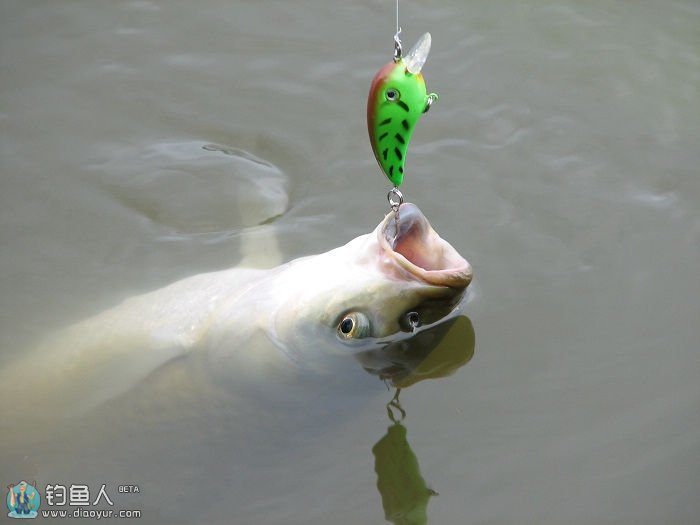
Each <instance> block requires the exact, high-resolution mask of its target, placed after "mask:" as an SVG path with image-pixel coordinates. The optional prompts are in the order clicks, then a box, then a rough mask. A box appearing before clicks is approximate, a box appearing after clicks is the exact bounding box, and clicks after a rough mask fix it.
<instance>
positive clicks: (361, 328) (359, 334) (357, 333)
mask: <svg viewBox="0 0 700 525" xmlns="http://www.w3.org/2000/svg"><path fill="white" fill-rule="evenodd" d="M369 328H370V326H369V319H367V316H366V315H365V314H363V313H361V312H351V313H349V314H347V315H345V317H343V319H341V321H340V323H338V336H339V337H340V338H341V339H345V340H348V339H361V338H363V337H367V336H368V335H369V331H370V330H369Z"/></svg>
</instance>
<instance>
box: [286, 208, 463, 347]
mask: <svg viewBox="0 0 700 525" xmlns="http://www.w3.org/2000/svg"><path fill="white" fill-rule="evenodd" d="M279 277H280V278H283V279H284V281H282V282H279V283H278V284H277V285H276V289H277V290H278V291H279V293H284V294H285V296H286V297H287V299H286V300H285V301H283V302H282V303H280V307H279V308H278V310H277V312H276V314H275V319H274V322H273V323H272V326H273V327H274V334H273V337H274V338H275V339H276V340H279V341H282V342H283V343H285V344H286V343H289V342H290V341H294V342H295V344H294V346H296V347H297V348H303V349H310V348H313V347H314V346H315V345H316V344H317V343H319V344H320V345H321V346H323V347H324V348H328V347H335V348H341V349H347V348H354V349H358V350H362V349H366V348H368V347H372V346H374V345H376V344H377V343H378V342H381V341H385V340H387V338H394V337H403V336H410V335H411V334H413V333H414V332H416V331H417V330H419V329H420V328H421V327H423V326H425V327H427V326H431V325H434V323H437V322H439V321H441V320H443V319H445V318H446V317H447V316H449V315H451V314H453V313H454V312H455V310H456V309H457V308H456V307H457V305H458V304H459V302H460V300H461V299H462V297H463V296H464V293H465V290H466V289H467V287H468V285H469V283H470V282H471V279H472V268H471V265H470V264H469V262H467V260H466V259H465V258H464V257H462V256H461V255H460V254H459V253H458V252H457V250H455V248H453V247H452V245H450V244H449V243H448V242H447V241H445V240H444V239H442V238H441V237H440V236H439V235H438V234H437V232H435V230H434V229H433V228H432V227H431V225H430V223H429V222H428V219H427V218H426V217H425V216H424V215H423V213H422V212H421V211H420V209H419V208H418V207H417V206H415V205H414V204H411V203H405V204H402V205H401V206H400V207H399V216H398V221H397V218H396V216H395V214H394V213H393V212H390V213H389V214H388V215H387V216H386V217H385V218H384V219H383V220H382V221H381V222H380V223H379V225H378V226H377V227H376V229H375V230H374V231H373V232H372V233H369V234H365V235H362V236H360V237H357V238H356V239H353V240H352V241H350V242H349V243H348V244H346V245H345V246H341V247H340V248H336V249H335V250H331V251H329V252H326V253H324V254H321V255H317V256H311V257H307V258H304V259H299V260H297V261H294V262H293V263H291V266H290V267H289V268H287V269H286V270H282V271H281V273H280V276H279Z"/></svg>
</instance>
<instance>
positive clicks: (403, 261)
mask: <svg viewBox="0 0 700 525" xmlns="http://www.w3.org/2000/svg"><path fill="white" fill-rule="evenodd" d="M400 211H401V221H400V223H399V224H398V225H397V223H396V221H395V218H394V214H393V213H390V214H388V215H387V216H386V217H385V218H384V219H383V220H382V221H381V222H380V224H379V225H378V226H377V228H376V229H375V230H374V231H373V232H371V233H368V234H365V235H361V236H359V237H357V238H355V239H353V240H352V241H350V242H349V243H347V244H345V245H343V246H340V247H339V248H335V249H334V250H330V251H328V252H325V253H321V254H318V255H311V256H307V257H302V258H299V259H295V260H293V261H290V262H288V263H285V264H282V265H280V266H277V267H275V268H271V269H253V268H240V267H236V268H231V269H228V270H221V271H218V272H211V273H205V274H199V275H195V276H192V277H188V278H186V279H183V280H180V281H177V282H175V283H173V284H170V285H168V286H166V287H164V288H161V289H159V290H155V291H152V292H148V293H145V294H142V295H137V296H135V297H132V298H130V299H127V300H126V301H124V302H123V303H121V304H119V305H117V306H115V307H113V308H110V309H108V310H106V311H104V312H102V313H99V314H97V315H95V316H93V317H90V318H88V319H86V320H84V321H80V322H78V323H76V324H75V325H73V326H70V327H68V328H66V329H65V330H62V331H61V332H59V333H57V334H55V335H53V336H50V337H48V338H47V340H46V341H45V342H44V343H43V344H41V345H40V346H39V348H37V349H35V350H34V351H28V352H27V353H26V355H25V356H24V358H19V359H18V360H17V361H16V362H13V363H10V364H9V365H7V366H5V367H4V368H3V369H2V370H0V378H1V380H0V396H3V398H7V399H10V398H12V396H14V395H21V396H22V399H23V404H25V405H26V406H32V407H36V411H32V412H28V413H27V415H28V416H30V417H31V418H32V419H37V418H38V419H42V418H50V417H52V416H55V417H62V415H64V414H67V413H68V412H70V411H73V412H76V411H77V412H79V413H84V412H85V411H87V410H91V409H93V408H96V407H97V406H100V405H101V404H103V403H105V402H107V401H109V400H111V399H115V398H117V397H119V396H121V395H123V394H126V393H127V392H129V391H131V390H133V389H135V388H137V387H138V385H139V384H141V383H144V382H148V381H151V380H152V379H153V378H155V377H157V376H156V375H155V374H156V372H158V371H159V370H162V369H166V368H167V365H170V364H171V363H174V362H176V361H177V362H179V363H181V364H184V365H185V366H184V367H181V369H183V370H185V372H184V373H185V374H186V375H187V376H189V379H188V380H190V379H191V380H193V381H194V379H193V378H195V376H196V377H198V379H197V380H196V381H199V383H200V384H206V385H213V384H217V385H240V384H241V383H242V382H245V381H254V382H260V381H265V380H266V381H273V382H280V381H281V382H285V381H288V380H289V381H293V378H292V379H289V378H290V377H292V376H293V371H294V370H301V369H304V370H311V371H314V370H322V369H323V366H324V362H325V361H324V358H325V357H327V356H328V354H329V353H331V354H334V355H338V354H341V355H342V354H353V355H355V354H356V353H358V352H360V351H363V350H366V349H367V348H376V347H377V344H378V342H380V341H382V340H383V339H386V338H392V337H394V336H396V335H401V332H409V333H410V329H407V327H408V326H409V325H410V323H407V318H408V317H410V319H411V320H412V319H414V317H415V316H416V315H417V316H419V318H420V319H422V320H423V322H424V324H425V325H426V326H427V325H431V324H434V323H435V322H437V321H439V320H440V319H442V318H443V317H445V316H446V315H449V313H451V312H452V311H454V306H455V304H456V303H457V302H458V301H459V299H460V298H461V296H462V295H463V293H464V291H465V289H466V288H467V286H468V285H469V282H470V281H471V277H472V270H471V266H470V265H469V263H468V262H467V261H466V259H464V258H463V257H462V256H461V255H460V254H459V253H458V252H457V251H456V250H455V249H454V248H453V247H452V246H451V245H450V244H449V243H448V242H447V241H445V240H443V239H442V238H440V236H439V235H438V234H437V233H436V232H435V231H434V230H433V228H432V227H431V226H430V223H429V222H428V220H427V219H426V218H425V216H424V215H423V214H422V213H421V212H420V210H419V209H418V208H417V207H416V206H415V205H413V204H410V203H407V204H403V205H402V206H401V209H400ZM438 305H443V306H441V307H438ZM27 370H29V371H31V373H29V374H28V373H26V372H27ZM290 371H291V372H292V374H291V375H290V373H289V372H290ZM163 385H165V390H166V391H167V395H174V394H176V393H177V394H178V395H181V396H182V395H185V391H184V390H183V389H182V387H181V386H179V384H178V383H175V382H172V381H171V382H168V381H163ZM0 406H2V405H0ZM4 408H10V409H11V405H6V406H4ZM73 409H74V410H73ZM39 412H42V413H43V414H44V415H43V416H39ZM20 415H21V414H20ZM2 417H8V418H14V420H16V418H17V414H14V415H13V414H10V413H3V411H2V409H0V418H2Z"/></svg>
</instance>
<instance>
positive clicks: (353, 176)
mask: <svg viewBox="0 0 700 525" xmlns="http://www.w3.org/2000/svg"><path fill="white" fill-rule="evenodd" d="M401 13H402V21H401V24H402V26H403V28H404V31H403V33H402V36H403V40H404V43H405V44H406V45H409V46H410V45H411V44H412V43H413V41H415V40H416V39H417V37H418V36H419V35H420V34H421V33H422V32H423V31H430V32H431V33H432V35H433V48H432V52H431V56H430V58H429V59H428V62H427V65H426V67H425V70H424V73H425V76H426V80H427V83H428V88H429V89H430V90H434V91H436V92H438V93H439V94H440V100H439V102H438V103H437V104H436V105H435V106H434V108H433V109H432V110H431V111H430V113H429V114H428V115H427V116H426V117H425V118H424V119H423V120H422V121H421V123H420V124H419V126H418V128H417V131H416V134H415V135H414V139H413V143H412V146H411V150H410V154H409V158H408V162H407V177H406V182H405V185H404V186H403V187H402V189H403V190H404V194H405V195H406V196H407V198H408V199H409V200H411V201H413V202H415V203H417V204H418V205H419V206H420V207H421V209H422V210H423V212H424V213H425V214H426V215H427V217H428V218H429V219H430V221H431V222H432V224H433V226H434V227H435V228H436V229H437V230H438V232H439V233H440V234H441V235H442V236H443V237H444V238H446V239H448V240H449V241H450V242H451V243H452V244H453V245H454V246H455V247H457V249H458V250H459V251H460V252H461V253H462V254H463V255H465V256H466V257H467V258H468V259H469V260H470V261H471V262H472V264H473V266H474V268H475V274H476V279H475V281H474V283H473V285H472V287H471V295H470V298H469V301H468V302H467V304H466V305H465V308H464V314H465V315H466V316H468V318H469V319H470V322H469V321H466V320H465V321H463V322H464V323H465V326H466V325H468V326H469V327H470V328H469V329H468V330H467V332H468V333H467V335H466V336H465V335H464V333H463V332H462V333H460V335H459V336H458V337H457V339H459V340H461V338H465V337H466V339H467V340H469V338H470V337H471V336H470V335H469V334H471V330H472V328H471V327H472V326H473V333H474V334H475V338H476V346H475V348H474V349H473V351H474V355H473V357H471V349H470V348H469V343H468V342H467V343H466V347H465V348H462V350H461V351H463V353H462V354H460V356H458V359H457V360H456V361H455V362H457V363H460V364H462V363H463V362H464V361H465V360H468V361H469V363H468V364H466V365H465V366H462V367H461V368H459V370H458V371H457V372H456V373H455V374H454V375H452V376H450V377H449V378H445V379H440V380H428V381H422V382H420V383H417V384H415V385H413V386H411V387H409V388H407V389H405V390H404V391H403V392H402V394H401V406H402V407H403V409H404V410H405V411H406V417H405V418H404V419H403V420H402V421H401V422H400V423H394V422H392V421H391V420H390V418H389V417H388V415H387V412H386V409H385V404H386V403H387V402H389V401H390V400H391V397H392V396H393V392H392V391H389V390H387V389H386V388H385V387H384V385H383V384H382V383H381V382H380V381H379V380H378V379H377V378H376V377H375V376H372V375H369V374H367V373H365V372H364V371H363V370H362V368H361V367H360V366H359V365H358V363H356V362H352V363H351V364H349V365H348V368H347V370H344V369H341V371H340V372H338V373H337V374H336V376H334V379H333V380H332V381H314V380H309V382H308V383H307V384H305V385H301V387H300V388H299V391H297V392H295V393H294V394H293V395H290V394H289V393H285V392H283V391H281V388H280V387H279V385H275V384H274V382H269V381H268V380H267V378H265V377H261V378H259V383H260V385H261V391H264V396H263V397H265V399H266V401H265V402H258V401H257V400H256V399H243V400H241V406H243V407H249V408H248V409H243V410H242V409H240V408H239V407H237V408H236V410H234V409H233V408H231V407H228V406H225V407H219V408H220V412H219V414H220V417H219V418H218V419H216V420H215V422H214V424H212V425H211V426H207V427H202V426H201V425H195V424H192V425H189V424H187V423H186V422H185V423H183V422H182V421H181V422H180V424H178V425H172V424H171V423H168V420H167V418H165V417H164V418H163V419H162V420H161V419H160V418H158V417H152V419H151V420H147V421H140V422H139V424H138V425H135V424H133V421H134V420H133V419H130V420H128V421H131V422H132V423H128V422H127V423H125V424H123V425H122V424H120V422H119V421H115V420H114V417H113V416H112V415H111V414H110V412H109V410H111V409H112V408H113V407H112V408H111V407H109V406H108V407H106V408H105V411H104V412H102V413H100V414H97V415H95V416H94V417H93V418H92V419H90V420H87V421H85V422H83V423H81V425H84V426H83V427H78V428H68V429H59V430H56V429H54V430H55V432H53V431H52V433H49V434H47V435H45V436H43V437H42V440H43V445H42V447H43V448H41V447H39V448H33V449H31V450H29V449H28V450H23V451H22V452H18V451H16V450H13V451H8V450H6V449H5V450H3V453H2V454H3V456H2V457H4V458H10V457H12V458H15V457H18V456H20V455H21V456H22V457H25V456H26V457H27V458H28V459H26V460H25V462H24V463H23V465H24V468H26V469H27V470H24V471H20V470H17V471H14V470H13V471H10V470H7V469H6V470H4V471H0V476H1V478H0V481H2V483H4V484H5V485H7V484H9V483H10V482H13V483H16V482H17V481H19V479H21V478H25V479H28V478H32V477H36V479H37V481H38V483H39V486H40V487H43V486H44V485H45V484H46V483H50V482H54V483H61V482H62V483H64V484H66V485H69V484H71V483H90V484H91V486H93V487H97V488H99V485H100V484H101V483H107V484H108V487H110V486H116V484H139V485H140V486H141V489H142V493H141V494H134V495H131V496H126V495H123V494H122V495H121V497H119V496H118V495H115V497H114V498H113V499H116V500H117V501H116V502H115V503H116V504H117V506H119V507H121V508H137V509H143V512H144V518H143V520H142V522H147V523H155V522H170V523H172V522H177V521H178V520H181V521H182V522H185V523H195V522H196V523H243V524H248V523H256V524H258V523H270V524H276V523H285V524H290V523H299V524H301V523H304V524H312V523H313V524H315V523H319V524H320V523H341V524H346V523H347V524H351V523H352V524H356V523H384V522H385V513H386V517H387V518H388V519H392V520H394V522H395V523H421V522H425V519H426V518H425V517H426V516H427V522H428V523H437V524H442V523H445V524H457V523H513V524H515V523H518V524H522V523H538V524H545V523H551V524H561V523H587V524H595V523H600V524H602V523H620V524H639V523H649V524H652V523H654V524H656V523H685V524H688V523H696V522H697V519H698V516H699V515H700V504H699V503H698V499H697V495H698V492H699V491H700V411H698V406H699V405H700V383H699V382H698V375H699V373H700V356H699V354H698V350H699V347H700V344H699V341H700V328H698V321H699V320H700V301H699V299H698V297H700V279H698V262H699V261H700V182H699V181H700V173H699V169H698V166H699V165H700V147H699V144H700V5H698V3H697V2H693V1H691V0H686V1H672V2H651V1H648V2H634V3H630V2H604V1H596V2H585V3H583V2H574V1H567V2H559V3H550V2H539V1H532V2H500V1H499V2H488V3H486V2H468V3H467V2H456V1H454V0H450V1H444V2H435V1H425V2H409V1H405V2H402V3H401ZM0 20H1V22H0V137H1V138H0V148H1V157H0V158H1V162H2V164H1V167H0V169H1V170H2V171H1V173H0V177H1V178H0V184H1V186H0V190H1V191H0V221H1V222H0V224H1V229H0V297H1V299H0V300H1V301H2V302H1V303H0V306H1V308H0V357H2V358H3V359H6V360H8V361H10V360H12V359H13V356H16V355H17V354H19V353H21V352H22V351H23V350H24V349H26V348H30V347H31V346H32V345H33V344H34V343H36V342H37V341H38V340H39V339H41V338H42V337H43V336H45V335H46V334H48V333H51V332H52V331H54V330H56V329H59V328H61V327H63V326H66V325H68V324H70V323H72V322H75V321H77V320H80V319H82V318H85V317H88V316H90V315H92V314H94V313H96V312H98V311H101V310H103V309H105V308H107V307H109V306H111V305H114V304H115V303H117V302H119V301H120V300H122V299H123V298H126V297H129V296H132V295H134V294H137V293H141V292H144V291H148V290H152V289H155V288H158V287H161V286H164V285H166V284H168V283H170V282H172V281H174V280H176V279H179V278H182V277H186V276H189V275H194V274H197V273H202V272H205V271H210V270H213V269H221V268H227V267H230V266H234V265H236V264H237V262H238V261H239V260H240V259H241V257H242V249H241V247H242V246H243V245H244V236H243V234H242V233H241V232H243V231H246V230H245V229H246V228H249V227H251V226H255V225H256V224H259V223H260V222H264V221H266V220H268V219H269V218H270V217H275V216H277V215H278V214H279V213H280V210H279V209H278V207H279V206H280V203H282V210H281V215H279V216H277V218H275V219H274V220H272V224H273V225H274V227H275V228H276V230H277V232H278V233H279V245H280V248H281V253H282V258H283V259H285V260H286V259H291V258H294V257H298V256H302V255H307V254H311V253H317V252H321V251H325V250H327V249H330V248H332V247H335V246H338V245H340V244H343V243H345V242H346V241H347V240H349V239H351V238H352V237H355V236H356V235H359V234H361V233H365V232H367V231H370V230H371V229H372V228H374V226H375V225H376V223H377V222H378V221H379V220H380V219H381V217H382V216H383V214H384V211H385V207H386V202H385V197H384V196H385V193H386V191H387V189H388V188H387V186H388V184H387V183H386V181H385V180H384V179H383V178H382V177H381V176H380V175H379V174H378V171H377V168H376V166H375V163H374V159H373V158H372V153H371V150H370V147H369V144H368V141H367V138H366V128H365V113H364V112H365V102H366V95H367V90H368V86H369V82H370V80H371V78H372V76H373V75H374V73H375V72H376V70H377V69H378V67H379V66H380V65H381V64H383V63H384V62H385V61H387V60H388V59H389V58H390V56H391V51H392V41H391V36H392V32H393V24H394V20H393V2H390V1H382V2H378V1H367V2H360V3H349V2H320V1H304V2H281V1H270V2H264V3H262V2H252V1H238V0H237V1H234V2H218V1H207V2H196V3H192V2H153V3H152V2H147V1H134V2H121V1H120V2H105V1H103V2H91V3H82V2H69V1H53V2H20V1H16V2H10V1H3V2H2V3H1V4H0ZM205 144H219V145H223V146H225V147H228V148H233V149H232V150H227V151H229V153H231V154H229V155H225V154H224V153H223V152H221V151H218V150H217V151H209V150H206V149H202V146H203V145H205ZM251 155H252V156H253V157H251ZM261 188H262V189H261ZM284 195H287V196H288V197H287V198H288V201H287V200H285V197H284ZM270 196H272V197H274V198H273V199H270V198H269V197H270ZM270 202H273V204H270ZM453 343H454V341H453ZM470 357H471V359H470ZM469 359H470V360H469ZM180 394H181V395H183V398H186V392H185V393H180ZM295 398H296V399H297V401H296V402H295ZM4 402H6V403H8V402H9V401H8V400H4ZM14 402H15V403H17V404H18V406H21V399H18V400H16V401H14ZM300 405H301V406H300ZM115 410H116V409H115ZM115 413H116V412H115ZM395 418H396V419H397V420H398V419H400V415H399V416H396V415H395ZM11 424H12V422H11V421H3V429H4V432H8V431H9V430H8V429H9V428H10V427H9V426H10V425H11ZM1 439H2V438H1V437H0V443H2V441H1ZM17 478H19V479H17ZM5 485H3V486H5ZM429 491H432V492H436V493H438V495H430V494H432V492H429ZM426 494H428V496H426ZM401 516H403V517H401ZM402 519H403V520H404V521H401V520H402Z"/></svg>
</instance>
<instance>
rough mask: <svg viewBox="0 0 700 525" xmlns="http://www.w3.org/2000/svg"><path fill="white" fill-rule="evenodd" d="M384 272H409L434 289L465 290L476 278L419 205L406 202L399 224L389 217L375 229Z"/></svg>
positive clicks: (400, 212) (394, 217)
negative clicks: (438, 287)
mask: <svg viewBox="0 0 700 525" xmlns="http://www.w3.org/2000/svg"><path fill="white" fill-rule="evenodd" d="M376 235H377V242H378V245H379V247H380V250H381V252H382V254H383V259H384V261H385V264H384V266H385V267H386V270H385V271H389V272H392V273H394V274H396V273H397V270H398V269H400V271H401V272H406V273H407V274H408V275H409V276H410V277H411V278H413V279H415V280H418V281H420V282H423V283H425V284H427V285H431V286H440V287H446V288H448V289H451V290H454V291H460V290H462V291H463V290H465V289H466V288H467V287H468V286H469V283H471V280H472V277H473V270H472V266H471V264H469V262H468V261H467V260H466V259H465V258H464V257H462V256H461V255H460V254H459V252H457V250H455V248H454V247H453V246H452V245H451V244H450V243H448V242H447V241H446V240H444V239H442V238H441V237H440V236H439V235H438V234H437V232H436V231H435V230H434V229H433V228H432V226H431V225H430V223H429V222H428V219H427V218H426V217H425V215H423V213H422V212H421V211H420V209H419V208H418V206H416V205H415V204H412V203H404V204H402V205H401V206H400V207H399V211H398V221H397V218H396V216H395V215H394V213H393V212H390V213H389V214H387V216H386V217H385V218H384V220H383V221H382V222H381V223H380V224H379V226H378V227H377V229H376Z"/></svg>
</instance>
